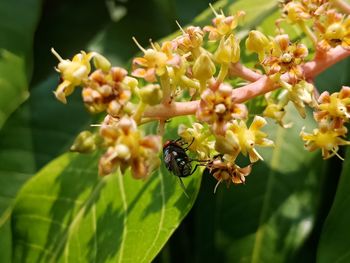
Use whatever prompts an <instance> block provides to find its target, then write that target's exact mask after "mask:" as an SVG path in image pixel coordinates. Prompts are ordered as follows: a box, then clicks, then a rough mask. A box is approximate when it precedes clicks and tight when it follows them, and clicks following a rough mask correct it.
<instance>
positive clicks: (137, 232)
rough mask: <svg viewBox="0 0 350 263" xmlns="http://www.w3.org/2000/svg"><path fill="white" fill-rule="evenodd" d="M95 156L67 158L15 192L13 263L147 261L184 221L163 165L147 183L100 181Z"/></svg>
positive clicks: (182, 205) (194, 182)
mask: <svg viewBox="0 0 350 263" xmlns="http://www.w3.org/2000/svg"><path fill="white" fill-rule="evenodd" d="M96 157H97V156H95V155H90V156H88V155H77V154H65V155H63V156H61V157H60V158H58V159H56V160H55V161H53V162H51V163H50V164H49V165H48V166H46V167H45V168H44V169H43V170H42V171H41V172H39V173H38V174H37V175H36V176H35V177H34V178H33V179H32V180H31V181H30V182H29V183H28V184H26V185H25V187H24V188H23V189H22V191H21V192H20V194H19V196H18V199H17V203H16V206H15V209H14V211H13V220H12V223H13V235H14V262H61V261H67V260H69V261H76V260H79V261H82V262H91V261H96V262H124V261H131V262H141V261H144V262H149V261H151V260H152V258H153V257H154V256H155V255H156V254H157V253H158V252H159V250H160V249H161V247H162V246H163V244H164V243H165V241H166V240H167V239H168V238H169V236H170V235H171V234H172V233H173V231H174V230H175V229H176V227H177V226H178V225H179V223H180V222H181V220H182V219H183V217H184V216H185V215H186V214H187V212H188V211H189V209H190V208H191V207H192V204H193V202H194V200H195V198H196V194H197V191H198V189H199V184H200V179H201V177H200V174H199V173H197V174H196V175H194V176H192V177H191V178H188V179H185V184H186V188H187V192H188V193H189V195H190V199H187V197H186V196H185V195H184V193H183V192H182V191H181V190H180V186H179V184H178V181H177V178H176V177H174V176H173V175H171V174H169V172H168V171H167V170H166V169H165V167H164V166H162V167H161V169H160V170H159V171H157V172H156V173H154V174H153V175H152V176H151V177H150V178H149V179H148V180H146V181H137V180H135V179H133V178H132V177H131V176H130V174H129V173H127V174H125V175H124V176H123V175H121V174H119V173H116V174H112V175H110V176H107V177H104V178H98V176H97V163H96V159H97V158H96Z"/></svg>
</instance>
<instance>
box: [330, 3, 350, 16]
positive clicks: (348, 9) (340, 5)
mask: <svg viewBox="0 0 350 263" xmlns="http://www.w3.org/2000/svg"><path fill="white" fill-rule="evenodd" d="M332 4H333V5H334V6H336V7H338V8H339V9H340V10H341V11H342V12H343V13H347V14H350V5H349V4H348V3H347V2H345V1H343V0H335V1H333V3H332Z"/></svg>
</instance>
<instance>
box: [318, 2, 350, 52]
mask: <svg viewBox="0 0 350 263" xmlns="http://www.w3.org/2000/svg"><path fill="white" fill-rule="evenodd" d="M325 16H326V18H325V19H324V20H320V21H316V23H315V29H316V32H317V33H318V38H319V40H320V41H319V43H318V47H319V48H320V49H322V50H325V51H327V50H329V49H330V48H333V47H336V46H339V45H341V46H342V47H344V48H346V49H349V48H350V16H347V17H345V15H342V14H340V13H337V12H336V10H334V9H332V10H329V11H327V13H326V15H325Z"/></svg>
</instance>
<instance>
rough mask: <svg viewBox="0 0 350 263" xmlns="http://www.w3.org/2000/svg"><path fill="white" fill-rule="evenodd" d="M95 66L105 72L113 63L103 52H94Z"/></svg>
mask: <svg viewBox="0 0 350 263" xmlns="http://www.w3.org/2000/svg"><path fill="white" fill-rule="evenodd" d="M93 62H94V66H95V68H97V69H101V70H102V71H103V72H108V71H109V69H110V68H111V63H110V62H109V61H108V59H106V58H105V57H104V56H102V55H101V54H98V53H96V52H94V53H93Z"/></svg>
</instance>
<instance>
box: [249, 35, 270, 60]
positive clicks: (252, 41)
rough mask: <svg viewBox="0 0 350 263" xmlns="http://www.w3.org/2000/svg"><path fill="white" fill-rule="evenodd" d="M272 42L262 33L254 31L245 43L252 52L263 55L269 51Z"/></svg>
mask: <svg viewBox="0 0 350 263" xmlns="http://www.w3.org/2000/svg"><path fill="white" fill-rule="evenodd" d="M269 43H270V41H269V40H268V38H267V37H266V36H265V35H264V34H263V33H261V32H259V31H257V30H252V31H250V32H249V36H248V38H247V40H246V41H245V45H246V47H247V49H248V51H250V52H255V53H258V54H259V53H261V52H263V51H264V50H266V49H267V47H268V46H269Z"/></svg>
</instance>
